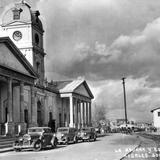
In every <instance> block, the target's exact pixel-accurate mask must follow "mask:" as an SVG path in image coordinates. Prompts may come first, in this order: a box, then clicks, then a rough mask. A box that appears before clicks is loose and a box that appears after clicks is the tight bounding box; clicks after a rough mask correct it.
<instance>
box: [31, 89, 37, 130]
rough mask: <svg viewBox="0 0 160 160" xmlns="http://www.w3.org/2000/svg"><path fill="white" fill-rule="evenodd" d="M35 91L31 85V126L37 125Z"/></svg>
mask: <svg viewBox="0 0 160 160" xmlns="http://www.w3.org/2000/svg"><path fill="white" fill-rule="evenodd" d="M35 94H36V93H35V91H34V86H31V125H30V127H31V126H37V108H36V101H35V96H36V95H35Z"/></svg>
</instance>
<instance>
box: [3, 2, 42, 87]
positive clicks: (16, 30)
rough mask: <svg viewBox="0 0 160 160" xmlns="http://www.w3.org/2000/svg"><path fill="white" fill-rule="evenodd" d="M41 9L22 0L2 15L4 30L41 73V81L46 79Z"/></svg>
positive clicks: (39, 73)
mask: <svg viewBox="0 0 160 160" xmlns="http://www.w3.org/2000/svg"><path fill="white" fill-rule="evenodd" d="M39 15H40V13H39V11H32V10H31V7H30V6H29V5H28V4H27V3H26V2H24V0H21V1H20V2H19V3H15V4H14V6H12V7H11V8H10V9H9V10H7V11H6V12H5V13H4V15H3V17H2V24H1V27H2V30H3V31H4V32H5V35H6V36H9V37H10V39H11V40H12V41H13V42H14V43H15V45H16V46H17V47H18V48H19V49H20V51H21V52H22V53H23V55H24V56H25V57H26V59H27V60H28V61H29V62H30V64H31V65H32V66H33V68H34V70H35V71H36V72H37V73H38V75H39V83H40V84H43V81H44V72H45V71H44V57H45V53H44V48H43V33H44V30H43V25H42V22H41V20H40V19H39Z"/></svg>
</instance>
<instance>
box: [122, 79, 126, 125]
mask: <svg viewBox="0 0 160 160" xmlns="http://www.w3.org/2000/svg"><path fill="white" fill-rule="evenodd" d="M125 79H126V78H125V77H123V78H122V81H123V82H122V84H123V93H124V111H125V122H126V127H127V105H126V90H125Z"/></svg>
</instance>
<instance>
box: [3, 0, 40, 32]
mask: <svg viewBox="0 0 160 160" xmlns="http://www.w3.org/2000/svg"><path fill="white" fill-rule="evenodd" d="M39 15H40V13H39V11H32V10H31V7H30V6H29V5H28V4H27V3H26V2H25V1H24V0H21V1H20V2H18V3H15V4H14V6H12V7H10V8H9V9H7V11H5V13H4V14H3V16H2V26H7V25H10V24H12V25H14V24H15V22H19V23H26V24H32V25H33V26H35V27H38V28H39V29H40V30H41V31H42V32H43V25H42V22H41V20H40V19H39Z"/></svg>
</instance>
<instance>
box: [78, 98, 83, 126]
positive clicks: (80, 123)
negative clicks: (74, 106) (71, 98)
mask: <svg viewBox="0 0 160 160" xmlns="http://www.w3.org/2000/svg"><path fill="white" fill-rule="evenodd" d="M78 107H79V128H81V126H82V121H81V101H79V103H78Z"/></svg>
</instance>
